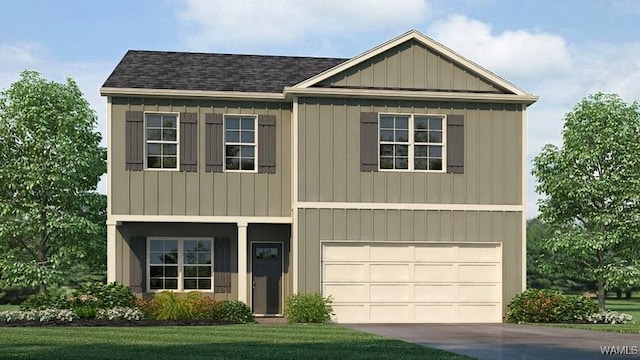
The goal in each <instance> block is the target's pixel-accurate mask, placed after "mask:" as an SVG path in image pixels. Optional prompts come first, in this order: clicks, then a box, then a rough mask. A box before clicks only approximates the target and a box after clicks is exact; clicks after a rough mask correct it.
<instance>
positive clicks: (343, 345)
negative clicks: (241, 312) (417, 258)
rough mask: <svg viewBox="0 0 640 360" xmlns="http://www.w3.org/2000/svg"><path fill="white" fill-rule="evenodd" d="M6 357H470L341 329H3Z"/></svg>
mask: <svg viewBox="0 0 640 360" xmlns="http://www.w3.org/2000/svg"><path fill="white" fill-rule="evenodd" d="M0 344H2V352H1V354H0V358H2V359H44V358H46V359H49V360H54V359H87V358H91V359H153V360H158V359H180V358H188V359H278V360H280V359H349V360H354V359H393V360H406V359H467V358H466V357H464V356H461V355H455V354H451V353H448V352H444V351H440V350H435V349H429V348H425V347H422V346H418V345H414V344H409V343H405V342H402V341H397V340H390V339H385V338H383V337H379V336H375V335H370V334H366V333H362V332H358V331H354V330H349V329H345V328H341V327H338V326H335V325H256V324H247V325H229V326H213V327H204V326H203V327H200V326H195V327H170V326H167V327H128V328H125V327H120V328H114V327H111V328H107V327H102V328H101V327H54V328H48V327H43V328H6V327H5V328H0Z"/></svg>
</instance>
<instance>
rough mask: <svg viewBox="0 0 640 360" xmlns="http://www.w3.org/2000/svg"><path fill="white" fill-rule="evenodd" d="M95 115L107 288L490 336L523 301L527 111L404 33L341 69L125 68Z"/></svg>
mask: <svg viewBox="0 0 640 360" xmlns="http://www.w3.org/2000/svg"><path fill="white" fill-rule="evenodd" d="M101 94H102V95H103V96H106V97H107V102H108V110H107V111H108V116H107V117H108V135H107V138H108V220H107V225H108V232H107V234H108V235H107V236H108V242H107V243H108V267H107V269H108V281H117V282H119V283H122V284H125V285H128V286H130V287H131V289H132V290H133V291H134V292H136V293H138V294H139V295H140V296H143V295H149V294H152V293H154V292H158V291H162V290H173V291H178V292H188V291H192V290H199V291H202V292H203V293H206V294H208V295H209V296H212V297H214V298H216V299H220V300H223V299H239V300H241V301H244V302H246V303H247V304H249V306H251V308H252V310H253V312H254V313H255V314H257V315H278V314H282V312H283V304H284V300H285V299H286V297H287V296H289V295H291V294H294V293H298V292H321V293H322V294H324V295H331V296H332V297H333V299H334V303H333V306H334V311H335V316H334V320H335V321H337V322H500V321H501V319H502V316H503V313H504V311H505V306H506V304H507V303H508V301H509V300H510V299H511V298H512V297H513V296H514V295H515V294H517V293H518V292H520V291H522V290H523V289H524V288H525V279H526V277H525V248H526V247H525V178H526V176H525V164H526V158H525V121H526V112H527V107H528V106H529V105H531V104H533V103H534V102H535V101H536V100H537V97H536V96H533V95H530V94H528V93H526V92H525V91H523V90H521V89H519V88H518V87H516V86H514V85H513V84H511V83H509V82H507V81H506V80H504V79H502V78H500V77H499V76H497V75H495V74H493V73H491V72H490V71H488V70H486V69H484V68H482V67H480V66H479V65H477V64H475V63H473V62H471V61H469V60H467V59H465V58H464V57H462V56H460V55H458V54H456V53H455V52H453V51H452V50H450V49H448V48H446V47H445V46H443V45H441V44H439V43H437V42H436V41H434V40H432V39H430V38H428V37H426V36H424V35H422V34H421V33H419V32H417V31H410V32H408V33H406V34H403V35H401V36H399V37H397V38H395V39H393V40H390V41H388V42H386V43H384V44H381V45H380V46H378V47H376V48H373V49H371V50H369V51H367V52H365V53H363V54H361V55H358V56H355V57H353V58H351V59H335V58H313V57H287V56H258V55H229V54H205V53H181V52H160V51H129V52H127V53H126V55H125V56H124V58H123V59H122V60H121V62H120V63H119V64H118V65H117V67H116V68H115V70H114V71H113V73H112V74H111V75H110V76H109V78H108V79H107V80H106V82H105V83H104V85H103V87H102V88H101Z"/></svg>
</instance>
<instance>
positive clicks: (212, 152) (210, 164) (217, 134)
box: [205, 114, 224, 172]
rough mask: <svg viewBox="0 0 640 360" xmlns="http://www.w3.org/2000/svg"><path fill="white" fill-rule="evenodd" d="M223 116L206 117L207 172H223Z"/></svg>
mask: <svg viewBox="0 0 640 360" xmlns="http://www.w3.org/2000/svg"><path fill="white" fill-rule="evenodd" d="M222 125H223V116H222V114H206V116H205V143H206V146H205V151H206V154H205V165H206V171H207V172H222V160H223V156H222V155H223V146H224V140H223V138H222V135H223V134H222V133H223V129H222Z"/></svg>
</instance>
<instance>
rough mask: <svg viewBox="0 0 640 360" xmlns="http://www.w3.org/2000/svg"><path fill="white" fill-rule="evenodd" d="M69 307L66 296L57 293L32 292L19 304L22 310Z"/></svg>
mask: <svg viewBox="0 0 640 360" xmlns="http://www.w3.org/2000/svg"><path fill="white" fill-rule="evenodd" d="M70 308H71V305H70V304H69V303H67V301H66V298H65V297H64V296H63V295H58V294H33V295H31V296H29V297H28V298H27V299H26V300H25V301H24V302H23V303H22V304H21V305H20V309H21V310H23V311H27V310H45V309H70Z"/></svg>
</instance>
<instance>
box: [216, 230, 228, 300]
mask: <svg viewBox="0 0 640 360" xmlns="http://www.w3.org/2000/svg"><path fill="white" fill-rule="evenodd" d="M213 256H214V259H213V287H214V289H213V291H214V292H217V293H230V292H231V239H229V238H215V239H214V244H213Z"/></svg>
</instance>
